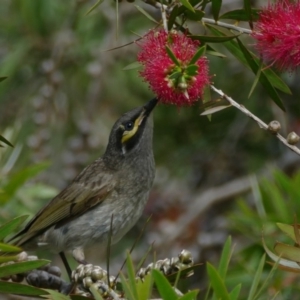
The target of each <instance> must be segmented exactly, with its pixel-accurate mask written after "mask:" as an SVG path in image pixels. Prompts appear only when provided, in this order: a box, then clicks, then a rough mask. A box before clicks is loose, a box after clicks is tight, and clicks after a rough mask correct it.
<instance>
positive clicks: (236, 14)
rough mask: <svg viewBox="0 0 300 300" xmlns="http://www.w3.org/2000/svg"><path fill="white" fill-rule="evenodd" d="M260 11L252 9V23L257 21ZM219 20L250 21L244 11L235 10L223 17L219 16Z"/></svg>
mask: <svg viewBox="0 0 300 300" xmlns="http://www.w3.org/2000/svg"><path fill="white" fill-rule="evenodd" d="M260 11H261V10H260V9H252V10H251V16H252V20H253V21H257V20H258V17H259V12H260ZM219 19H220V20H221V19H228V20H236V21H245V22H247V21H250V20H249V16H248V14H247V13H246V11H245V10H244V9H236V10H232V11H228V12H226V13H224V14H223V15H221V16H219Z"/></svg>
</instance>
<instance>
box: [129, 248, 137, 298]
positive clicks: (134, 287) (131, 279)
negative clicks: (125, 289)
mask: <svg viewBox="0 0 300 300" xmlns="http://www.w3.org/2000/svg"><path fill="white" fill-rule="evenodd" d="M126 270H127V274H128V284H129V287H130V290H131V291H132V294H133V296H134V298H135V299H138V292H137V285H136V280H135V271H134V266H133V262H132V259H131V256H130V253H129V252H127V256H126Z"/></svg>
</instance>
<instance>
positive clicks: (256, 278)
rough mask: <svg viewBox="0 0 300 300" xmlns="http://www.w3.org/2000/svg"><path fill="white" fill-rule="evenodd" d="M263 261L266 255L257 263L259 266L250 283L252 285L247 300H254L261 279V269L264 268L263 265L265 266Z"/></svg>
mask: <svg viewBox="0 0 300 300" xmlns="http://www.w3.org/2000/svg"><path fill="white" fill-rule="evenodd" d="M265 260H266V255H265V254H264V255H263V256H262V258H261V260H260V262H259V265H258V267H257V271H256V272H255V276H254V278H253V281H252V285H251V288H250V292H249V295H248V300H252V299H254V295H255V293H256V291H257V288H258V285H259V282H260V278H261V275H262V271H263V268H264V265H265Z"/></svg>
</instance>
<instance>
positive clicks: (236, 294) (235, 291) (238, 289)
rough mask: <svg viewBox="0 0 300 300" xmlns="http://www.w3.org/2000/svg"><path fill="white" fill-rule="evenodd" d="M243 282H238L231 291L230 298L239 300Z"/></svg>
mask: <svg viewBox="0 0 300 300" xmlns="http://www.w3.org/2000/svg"><path fill="white" fill-rule="evenodd" d="M241 287H242V284H241V283H240V284H238V285H237V286H236V287H235V288H234V289H233V290H232V291H231V292H230V294H229V295H230V300H238V297H239V295H240V292H241Z"/></svg>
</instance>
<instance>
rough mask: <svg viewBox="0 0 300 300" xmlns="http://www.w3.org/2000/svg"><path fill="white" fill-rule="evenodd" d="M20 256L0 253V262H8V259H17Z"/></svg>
mask: <svg viewBox="0 0 300 300" xmlns="http://www.w3.org/2000/svg"><path fill="white" fill-rule="evenodd" d="M17 258H18V256H17V255H9V256H1V255H0V264H2V263H5V262H8V261H15V260H16V259H17Z"/></svg>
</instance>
